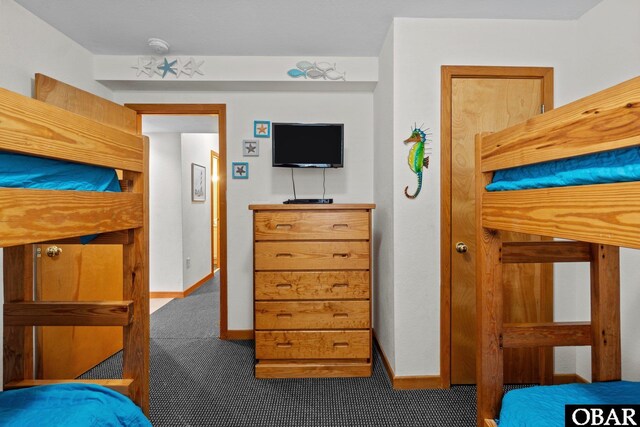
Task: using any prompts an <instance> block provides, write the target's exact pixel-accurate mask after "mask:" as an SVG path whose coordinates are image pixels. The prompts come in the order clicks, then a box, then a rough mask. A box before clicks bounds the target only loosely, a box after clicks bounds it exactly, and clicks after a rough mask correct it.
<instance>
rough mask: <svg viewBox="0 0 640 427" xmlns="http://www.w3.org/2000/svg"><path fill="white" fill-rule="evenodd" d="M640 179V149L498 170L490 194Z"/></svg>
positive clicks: (488, 187) (633, 148)
mask: <svg viewBox="0 0 640 427" xmlns="http://www.w3.org/2000/svg"><path fill="white" fill-rule="evenodd" d="M639 180H640V147H631V148H622V149H619V150H613V151H604V152H601V153H595V154H588V155H584V156H578V157H570V158H568V159H562V160H554V161H551V162H544V163H536V164H533V165H527V166H520V167H517V168H511V169H503V170H499V171H496V173H495V174H494V176H493V182H492V183H491V184H489V185H487V187H486V188H487V190H488V191H504V190H524V189H529V188H547V187H563V186H569V185H585V184H604V183H611V182H627V181H639Z"/></svg>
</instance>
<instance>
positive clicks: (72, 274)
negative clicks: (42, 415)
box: [35, 74, 137, 379]
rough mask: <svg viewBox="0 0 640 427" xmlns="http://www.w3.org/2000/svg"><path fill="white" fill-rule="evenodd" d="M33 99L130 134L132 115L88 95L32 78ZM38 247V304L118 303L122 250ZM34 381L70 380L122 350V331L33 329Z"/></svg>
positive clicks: (40, 77) (112, 247) (133, 130)
mask: <svg viewBox="0 0 640 427" xmlns="http://www.w3.org/2000/svg"><path fill="white" fill-rule="evenodd" d="M35 98H36V99H39V100H40V101H44V102H46V103H49V104H53V105H56V106H58V107H61V108H64V109H66V110H69V111H72V112H74V113H76V114H80V115H82V116H85V117H89V118H91V119H93V120H95V121H98V122H101V123H103V124H107V125H110V126H113V127H116V128H118V129H120V130H122V131H125V132H129V133H133V134H135V133H137V131H136V112H135V111H133V110H130V109H129V108H125V107H123V106H121V105H118V104H115V103H113V102H111V101H107V100H105V99H103V98H100V97H98V96H95V95H93V94H91V93H89V92H85V91H83V90H80V89H77V88H75V87H73V86H69V85H67V84H65V83H62V82H59V81H57V80H55V79H52V78H50V77H47V76H44V75H42V74H36V84H35ZM53 244H55V242H54V243H51V244H46V245H39V249H40V254H39V255H37V258H36V269H37V274H36V299H37V300H42V301H73V300H77V301H83V300H84V301H87V300H113V301H119V300H122V280H123V277H122V246H120V245H85V246H83V245H69V244H67V245H57V246H59V247H60V248H61V249H62V252H61V253H60V254H59V255H57V256H54V257H49V256H47V252H46V251H47V248H48V247H50V246H52V245H53ZM36 343H37V344H36V346H37V347H36V371H37V375H38V378H43V379H53V378H73V377H76V376H78V375H80V374H82V373H83V372H85V371H87V370H88V369H90V368H92V367H93V366H95V365H97V364H98V363H100V362H102V361H103V360H104V359H106V358H107V357H109V356H111V355H113V354H114V353H116V352H118V351H119V350H121V349H122V328H121V327H107V326H100V327H89V326H47V327H41V328H37V340H36Z"/></svg>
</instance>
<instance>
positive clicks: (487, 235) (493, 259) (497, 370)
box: [475, 133, 504, 427]
mask: <svg viewBox="0 0 640 427" xmlns="http://www.w3.org/2000/svg"><path fill="white" fill-rule="evenodd" d="M484 135H486V133H485V134H480V135H477V136H476V189H475V190H476V223H477V224H476V227H477V228H476V229H477V230H478V233H477V242H476V244H477V246H476V247H477V251H478V253H477V258H476V307H477V314H476V316H477V317H476V319H477V324H476V328H477V338H476V340H477V342H476V352H477V357H476V378H477V380H476V383H477V387H478V393H477V395H478V401H477V406H478V426H479V427H483V426H484V425H485V423H484V420H485V418H494V417H495V416H496V415H497V414H498V412H499V409H500V401H501V399H502V393H503V390H502V387H503V382H504V368H503V349H502V343H501V342H500V340H501V334H502V322H503V306H502V263H501V259H500V253H501V250H502V249H501V247H502V240H501V237H500V232H499V231H498V230H490V229H487V228H484V227H483V226H482V195H483V193H484V192H485V189H484V187H485V186H486V185H487V184H488V183H489V182H491V175H492V174H491V173H488V174H483V173H482V172H481V170H480V168H479V165H480V145H481V141H482V138H483V136H484Z"/></svg>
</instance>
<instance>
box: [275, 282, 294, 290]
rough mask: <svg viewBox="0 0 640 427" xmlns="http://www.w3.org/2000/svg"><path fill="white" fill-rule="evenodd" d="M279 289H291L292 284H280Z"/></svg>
mask: <svg viewBox="0 0 640 427" xmlns="http://www.w3.org/2000/svg"><path fill="white" fill-rule="evenodd" d="M276 288H278V289H291V283H278V284H277V285H276Z"/></svg>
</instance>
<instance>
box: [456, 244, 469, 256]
mask: <svg viewBox="0 0 640 427" xmlns="http://www.w3.org/2000/svg"><path fill="white" fill-rule="evenodd" d="M468 250H469V248H468V247H467V245H465V244H464V242H458V243H456V251H457V252H458V253H461V254H463V253H465V252H467V251H468Z"/></svg>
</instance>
